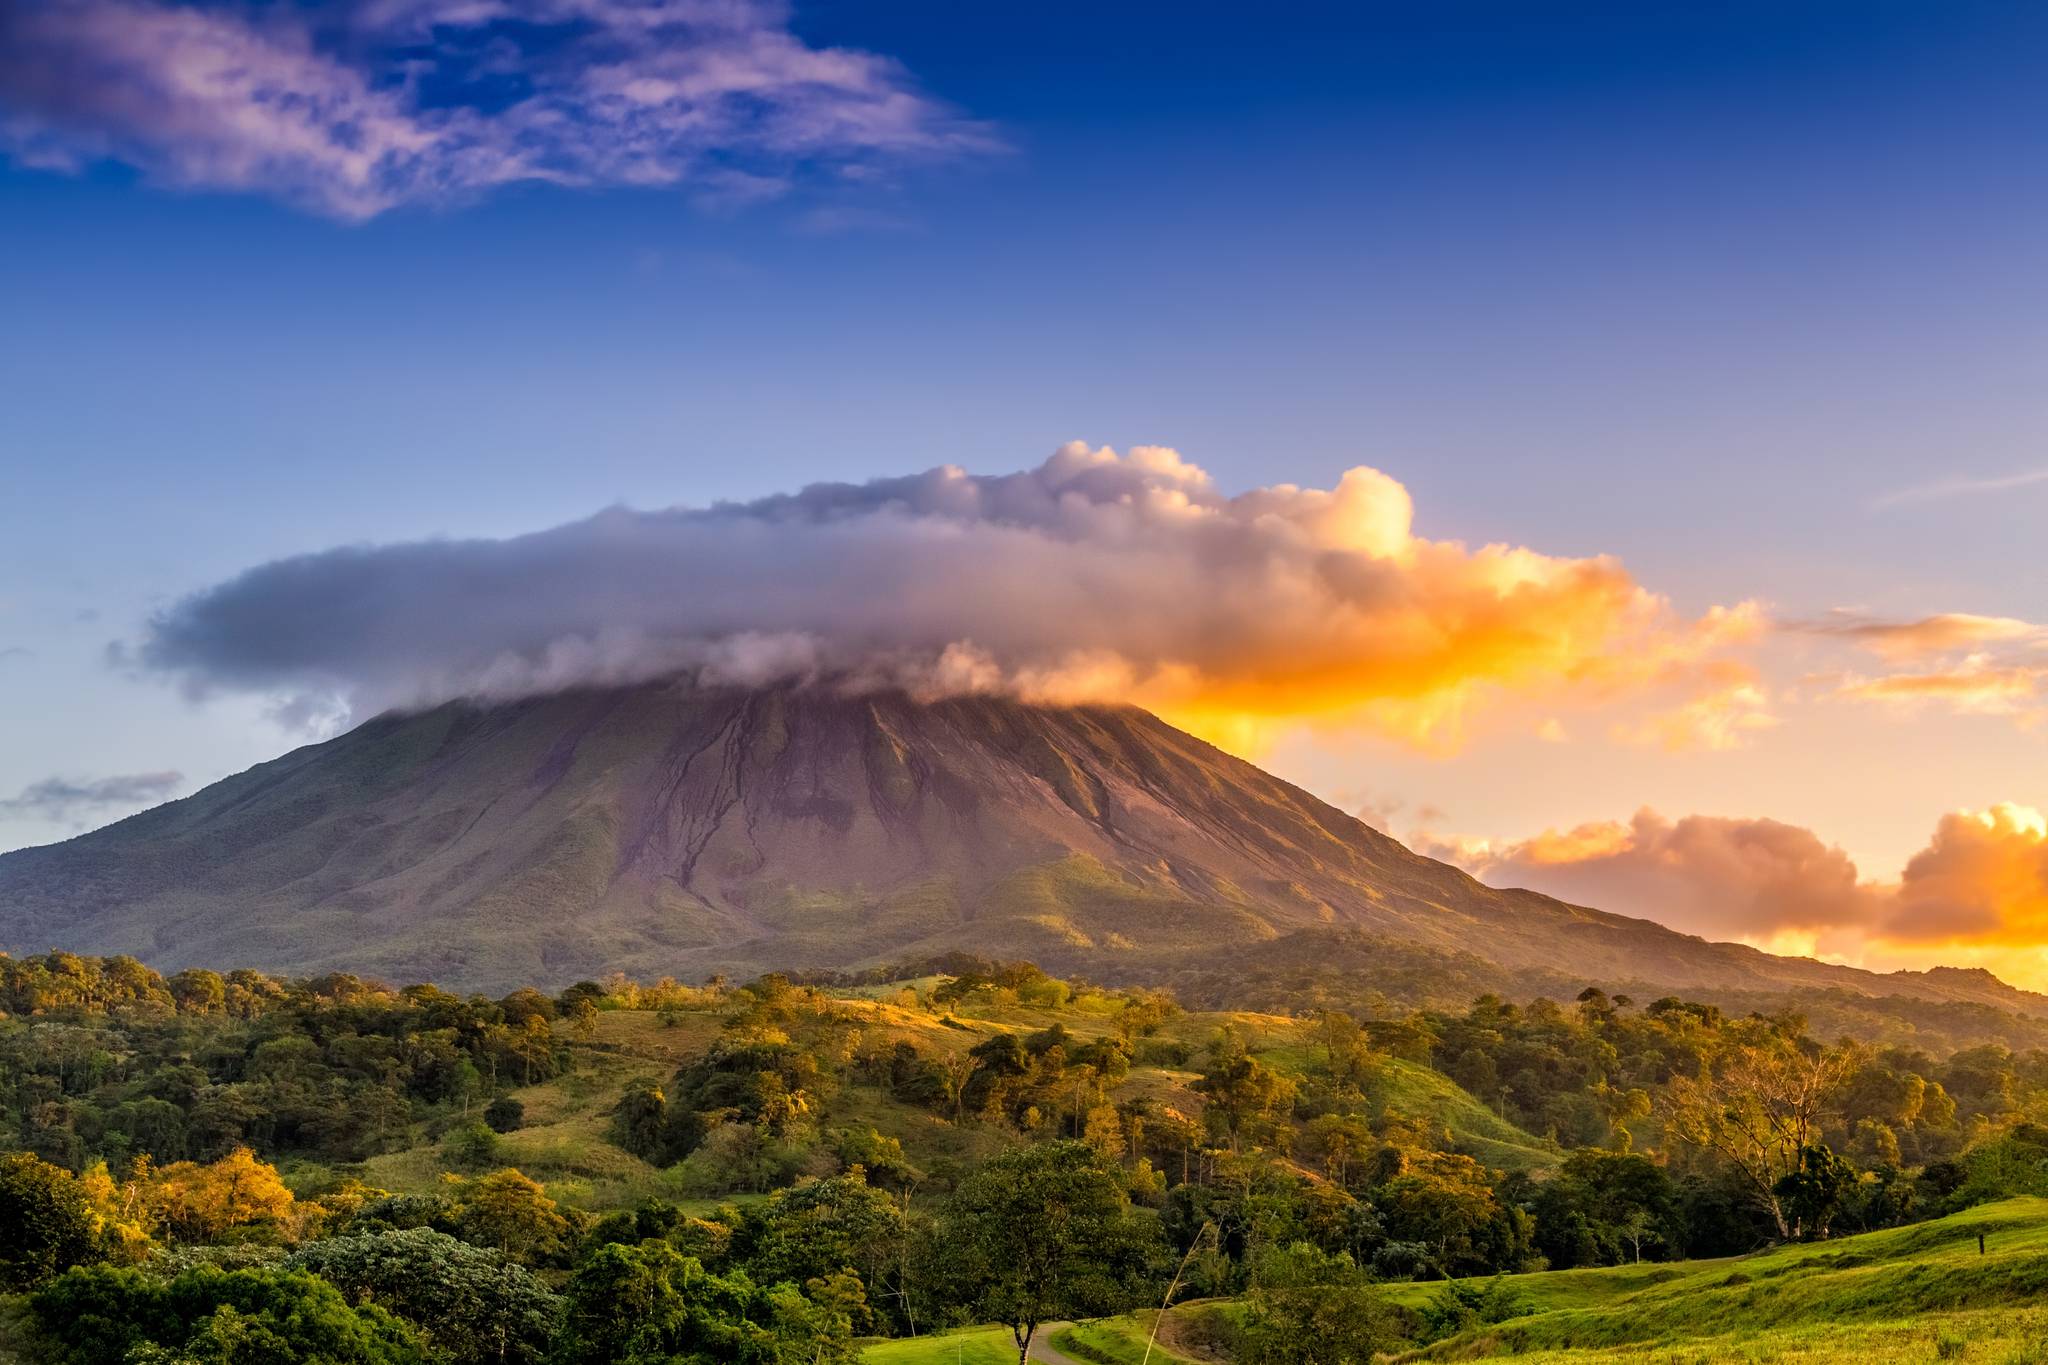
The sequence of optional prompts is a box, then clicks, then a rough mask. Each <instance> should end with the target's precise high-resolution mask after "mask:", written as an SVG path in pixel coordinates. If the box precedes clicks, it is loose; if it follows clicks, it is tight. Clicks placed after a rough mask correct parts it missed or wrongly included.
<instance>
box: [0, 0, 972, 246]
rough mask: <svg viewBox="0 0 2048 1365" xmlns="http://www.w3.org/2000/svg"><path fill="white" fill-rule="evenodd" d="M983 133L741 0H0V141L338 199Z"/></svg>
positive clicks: (67, 156)
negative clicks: (284, 1) (317, 0)
mask: <svg viewBox="0 0 2048 1365" xmlns="http://www.w3.org/2000/svg"><path fill="white" fill-rule="evenodd" d="M996 145H997V144H996V140H995V138H994V137H993V135H992V134H991V133H990V131H989V130H988V129H987V128H986V127H985V126H983V125H980V124H977V123H974V122H972V121H970V120H967V119H964V118H962V117H960V116H958V115H957V114H955V113H954V112H952V111H951V110H949V109H947V108H946V107H945V106H944V105H942V104H941V103H939V102H938V101H936V100H934V99H932V98H930V97H928V96H926V95H925V94H923V93H921V92H920V91H919V90H918V89H917V88H916V87H915V85H914V83H913V82H912V81H911V79H910V77H909V76H908V74H907V73H906V72H904V71H903V70H902V68H901V67H900V66H899V65H898V64H897V63H896V62H894V61H892V60H891V59H889V58H887V57H884V56H880V55H877V54H873V53H868V52H860V51H854V50H850V49H845V48H818V47H812V46H810V45H808V44H806V43H805V42H804V41H802V40H801V39H800V38H798V37H797V36H796V35H795V34H794V33H793V32H791V30H790V28H789V15H788V13H787V11H786V9H785V8H784V7H782V6H781V5H778V4H774V3H767V2H765V0H346V2H343V3H327V4H310V5H255V4H241V3H234V2H233V0H214V2H213V3H184V4H179V3H169V2H167V0H42V2H38V0H0V149H5V150H7V151H10V152H11V153H12V154H13V155H14V156H15V157H16V158H18V159H20V160H22V161H24V162H26V163H29V164H32V165H38V166H43V167H48V168H52V169H60V170H78V169H82V168H83V167H85V166H87V165H89V164H91V163H93V162H96V161H102V160H114V161H120V162H125V163H127V164H129V165H132V166H135V167H137V168H139V169H141V170H142V171H143V172H144V173H145V174H146V175H147V176H149V177H150V178H151V179H153V180H156V181H158V182H161V183H164V184H169V185H174V186H181V187H193V188H208V189H224V190H237V191H250V192H256V193H262V194H268V195H272V196H275V197H277V198H280V199H284V200H286V201H288V202H290V203H293V204H296V205H298V206H300V207H302V208H305V209H309V210H311V211H314V212H317V213H321V214H326V215H329V216H332V217H336V218H341V219H348V220H361V219H367V218H371V217H374V216H376V215H377V214H380V213H383V212H385V211H386V210H389V209H392V208H395V207H398V206H400V205H405V204H414V203H422V202H428V203H432V202H446V201H449V200H454V199H460V198H463V197H466V196H470V195H475V194H478V193H481V192H483V191H486V190H489V189H491V188H493V187H495V186H501V185H506V184H511V183H514V182H520V181H541V182H551V183H555V184H561V185H576V186H666V185H689V186H692V187H693V188H697V189H700V190H701V191H702V192H704V193H705V194H707V195H710V196H713V197H720V198H729V197H730V195H731V193H732V187H733V186H734V185H735V184H744V185H746V186H747V190H748V194H749V195H750V196H751V197H756V198H758V197H763V196H772V195H773V194H775V193H777V192H779V191H781V190H783V189H786V188H787V187H788V185H789V184H790V183H791V182H792V181H793V179H794V178H795V177H796V176H798V175H800V174H801V173H802V172H803V171H804V170H805V169H806V168H815V167H825V168H836V169H838V170H842V171H848V170H852V171H857V170H859V169H861V168H863V167H867V166H870V165H872V164H873V163H875V162H877V161H883V160H900V159H903V158H916V157H936V156H946V155H954V154H959V153H965V152H972V151H980V150H986V149H989V148H992V147H994V146H996Z"/></svg>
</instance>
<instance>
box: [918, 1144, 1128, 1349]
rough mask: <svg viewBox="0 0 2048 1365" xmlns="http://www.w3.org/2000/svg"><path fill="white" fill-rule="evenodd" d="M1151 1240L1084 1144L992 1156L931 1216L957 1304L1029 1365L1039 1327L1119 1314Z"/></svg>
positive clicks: (1108, 1170)
mask: <svg viewBox="0 0 2048 1365" xmlns="http://www.w3.org/2000/svg"><path fill="white" fill-rule="evenodd" d="M1151 1242H1152V1236H1151V1235H1150V1233H1149V1229H1147V1228H1145V1226H1144V1225H1143V1224H1142V1223H1141V1222H1140V1221H1139V1219H1138V1218H1137V1217H1136V1216H1135V1215H1133V1214H1132V1213H1131V1211H1130V1208H1129V1201H1128V1200H1127V1198H1126V1196H1125V1193H1124V1186H1123V1181H1122V1180H1121V1179H1119V1178H1118V1173H1117V1172H1116V1170H1115V1169H1114V1168H1113V1167H1111V1166H1110V1165H1109V1164H1108V1163H1106V1162H1105V1161H1103V1160H1102V1158H1101V1157H1100V1155H1099V1154H1097V1153H1096V1152H1095V1151H1094V1150H1093V1149H1092V1148H1090V1147H1089V1146H1088V1145H1087V1144H1086V1143H1080V1142H1052V1143H1044V1144H1041V1145H1038V1146H1033V1147H1023V1148H1018V1149H1015V1150H1012V1151H1008V1152H1004V1153H1002V1154H1001V1155H999V1156H996V1157H993V1158H991V1159H990V1160H989V1161H988V1162H987V1163H985V1164H984V1165H983V1166H982V1167H981V1168H980V1169H979V1170H977V1171H975V1172H974V1174H972V1175H971V1176H969V1177H968V1178H967V1179H966V1180H964V1181H962V1182H961V1184H960V1187H959V1189H958V1190H956V1191H955V1192H954V1194H953V1197H952V1198H951V1199H950V1200H949V1201H948V1202H947V1204H946V1207H945V1211H944V1212H943V1214H942V1215H941V1216H940V1219H939V1227H938V1236H937V1243H936V1250H937V1254H938V1257H939V1259H940V1260H941V1261H942V1262H943V1263H944V1264H945V1265H946V1266H947V1268H948V1270H949V1271H950V1274H951V1276H952V1279H953V1287H954V1291H955V1293H956V1295H957V1296H958V1298H959V1301H960V1302H961V1303H962V1304H963V1305H964V1306H966V1307H967V1309H968V1311H969V1312H971V1313H972V1314H973V1315H974V1316H976V1317H978V1318H980V1319H982V1320H984V1321H990V1320H993V1321H996V1322H1001V1323H1005V1324H1007V1325H1008V1326H1009V1328H1010V1331H1011V1334H1012V1336H1013V1337H1014V1338H1015V1340H1016V1343H1017V1359H1018V1360H1019V1362H1024V1361H1028V1360H1029V1359H1030V1354H1031V1339H1032V1337H1033V1335H1034V1334H1035V1333H1036V1332H1037V1331H1038V1328H1039V1326H1040V1325H1041V1324H1042V1323H1046V1322H1051V1321H1054V1320H1056V1319H1059V1318H1065V1317H1079V1316H1084V1315H1088V1314H1098V1313H1104V1312H1109V1311H1113V1310H1115V1309H1118V1308H1121V1307H1123V1306H1125V1305H1126V1304H1127V1302H1128V1300H1129V1297H1130V1290H1131V1286H1132V1284H1133V1281H1134V1280H1135V1279H1136V1277H1137V1276H1138V1275H1139V1274H1140V1273H1141V1272H1142V1271H1143V1269H1144V1266H1145V1261H1146V1255H1147V1252H1148V1251H1149V1250H1150V1247H1151Z"/></svg>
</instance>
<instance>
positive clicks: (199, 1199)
mask: <svg viewBox="0 0 2048 1365" xmlns="http://www.w3.org/2000/svg"><path fill="white" fill-rule="evenodd" d="M150 1205H151V1208H152V1210H153V1212H154V1213H155V1215H156V1217H157V1220H158V1222H159V1224H160V1226H161V1227H162V1228H163V1230H164V1233H165V1235H166V1236H168V1237H170V1238H171V1239H172V1240H174V1241H180V1242H204V1241H210V1240H212V1239H214V1238H216V1237H219V1236H220V1235H221V1234H222V1233H224V1232H226V1231H227V1230H228V1229H229V1228H240V1227H251V1226H258V1225H265V1224H268V1225H272V1226H275V1225H277V1224H281V1223H283V1222H284V1221H285V1220H286V1219H287V1218H288V1217H290V1215H291V1212H292V1192H291V1191H290V1190H289V1189H287V1188H285V1183H284V1181H283V1180H282V1179H281V1178H280V1177H279V1176H278V1173H277V1167H275V1166H272V1165H271V1164H269V1163H268V1162H265V1161H258V1160H257V1159H256V1154H255V1153H254V1152H252V1151H250V1150H249V1149H248V1148H247V1147H237V1148H235V1150H234V1151H232V1152H229V1153H228V1154H227V1155H226V1156H224V1157H222V1158H221V1159H220V1160H218V1161H215V1162H212V1163H210V1164H208V1165H205V1166H201V1165H199V1164H198V1163H196V1162H191V1161H180V1162H178V1163H177V1164H175V1165H172V1166H166V1167H164V1168H163V1170H161V1171H160V1172H158V1173H157V1176H156V1179H155V1181H154V1182H153V1185H152V1188H151V1190H150Z"/></svg>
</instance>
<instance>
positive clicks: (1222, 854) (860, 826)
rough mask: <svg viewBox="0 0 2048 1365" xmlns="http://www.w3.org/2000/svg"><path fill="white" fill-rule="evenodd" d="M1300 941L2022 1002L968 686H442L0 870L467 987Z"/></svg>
mask: <svg viewBox="0 0 2048 1365" xmlns="http://www.w3.org/2000/svg"><path fill="white" fill-rule="evenodd" d="M1330 928H1346V929H1352V930H1359V931H1364V932H1365V933H1367V934H1370V935H1375V936H1381V937H1384V938H1387V939H1393V940H1400V941H1404V942H1412V943H1419V944H1424V945H1429V946H1433V947H1439V948H1445V949H1462V950H1467V951H1470V952H1473V953H1477V954H1479V955H1480V956H1482V957H1485V958H1487V959H1489V960H1492V961H1495V962H1499V963H1502V964H1504V965H1506V966H1510V967H1551V968H1562V969H1566V970H1569V971H1571V972H1573V973H1576V974H1578V975H1580V976H1582V977H1583V978H1584V979H1588V980H1592V979H1623V980H1644V981H1656V982H1664V983H1668V984H1670V985H1673V986H1685V985H1705V986H1722V987H1742V988H1786V987H1799V986H1815V985H1831V986H1837V987H1843V988H1846V989H1852V990H1860V991H1867V992H1869V993H1873V994H1874V993H1888V994H1907V995H1916V996H1921V997H1923V998H1930V999H1956V1000H1971V1001H1977V1002H1981V1003H1993V1004H1998V1005H2000V1006H2001V1007H2002V1008H2023V1007H2024V1005H2023V1004H2021V1003H2019V1002H2021V1001H2024V1000H2031V999H2033V998H2032V997H2024V996H2022V995H2021V993H2018V992H2014V991H2011V990H2010V989H2009V988H2006V987H2004V986H2002V985H2000V984H1999V983H1997V982H1995V981H1993V980H1991V979H1990V978H1988V977H1979V976H1977V975H1975V974H1966V973H1956V974H1950V976H1948V977H1943V978H1937V977H1934V976H1931V975H1930V976H1914V975H1913V974H1897V975H1893V976H1889V977H1876V976H1872V975H1870V974H1867V973H1862V972H1856V971H1851V970H1849V969H1846V968H1838V967H1826V966H1822V965H1820V964H1817V963H1811V962H1805V961H1799V960H1793V959H1784V958H1775V957H1770V956H1768V955H1766V954H1763V953H1760V952H1757V951H1755V950H1753V949H1749V948H1743V947H1739V946H1735V945H1729V944H1708V943H1704V942H1702V941H1700V940H1698V939H1693V938H1689V937H1686V936H1683V935H1680V934H1676V933H1672V932H1670V931H1668V930H1665V929H1662V928H1660V927H1658V926H1656V925H1654V924H1650V923H1648V922H1646V921H1642V920H1634V919H1628V918H1625V917H1623V916H1619V915H1612V914H1606V913H1602V912H1600V911H1595V910H1587V909H1581V908H1578V907H1574V906H1569V905H1565V904H1563V903H1561V902H1558V901H1554V900H1551V899H1549V898H1547V897H1544V896H1539V895H1536V894H1534V893H1530V892H1524V891H1500V890H1495V889H1493V888H1490V887H1487V886H1483V885H1481V884H1480V883H1479V882H1477V881H1475V880H1473V879H1472V878H1470V877H1468V876H1466V875H1465V874H1464V873H1462V872H1460V871H1458V870H1457V869H1455V868H1452V867H1449V866H1447V865H1446V864H1443V863H1439V862H1435V861H1433V860H1431V859H1428V858H1424V857H1422V856H1420V855H1418V854H1415V853H1413V852H1411V851H1409V850H1408V849H1406V848H1405V847H1403V846H1402V845H1401V844H1399V843H1397V842H1396V841H1394V840H1393V839H1390V838H1388V837H1386V836H1385V835H1383V834H1380V833H1379V832H1377V831H1375V830H1373V829H1371V828H1369V827H1367V826H1366V825H1364V824H1363V823H1361V822H1359V821H1358V820H1356V819H1354V818H1352V817H1351V816H1349V815H1346V814H1344V813H1343V812H1342V811H1339V810H1337V809H1336V808H1334V807H1332V806H1330V805H1328V804H1326V803H1324V802H1322V801H1319V800H1317V799H1316V798H1314V797H1313V796H1310V795H1309V794H1308V793H1306V792H1304V791H1302V790H1300V789H1299V788H1296V787H1293V786H1291V785H1289V784H1287V783H1285V782H1282V781H1280V780H1279V779H1277V778H1275V777H1272V776H1271V775H1269V774H1267V773H1264V772H1262V771H1260V770H1259V769H1257V768H1255V767H1253V766H1252V765H1250V764H1248V763H1245V762H1243V761H1241V760H1239V759H1236V758H1232V757H1231V756H1229V755H1227V754H1224V753H1222V752H1221V751H1219V750H1217V749H1215V748H1213V747H1212V746H1210V745H1208V744H1205V743H1203V742H1202V741H1200V740H1197V739H1195V738H1193V737H1192V736H1189V735H1187V734H1184V733H1182V732H1181V731H1178V730H1175V729H1174V728H1173V727H1171V726H1169V725H1167V724H1165V723H1164V722H1162V721H1160V720H1158V719H1156V718H1155V717H1152V716H1150V715H1147V714H1145V713H1144V712H1141V711H1138V710H1135V709H1131V708H1112V707H1083V708H1052V707H1035V706H1029V705H1025V704H1022V703H1019V702H1014V701H1008V700H1002V699H995V698H966V699H957V700H949V701H941V702H934V703H920V702H916V701H913V700H911V699H909V698H908V697H905V696H902V695H900V694H879V695H867V696H847V695H841V694H839V693H835V692H830V691H826V690H822V689H806V690H795V689H782V690H773V691H763V692H743V691H703V690H686V689H683V688H679V687H670V686H647V687H635V688H627V689H618V690H611V691H580V692H572V693H564V694H560V695H555V696H550V697H543V698H537V699H533V700H528V701H522V702H517V703H511V704H506V705H500V706H492V707H485V706H479V705H473V704H467V703H455V704H450V705H446V706H442V707H439V708H436V709H434V710H431V711H426V712H422V713H418V714H411V715H399V714H392V715H386V716H381V717H378V718H377V719H375V720H372V721H369V722H367V723H366V724H364V725H362V726H360V727H358V728H357V729H355V730H353V731H351V732H350V733H348V734H345V735H342V736H340V737H339V738H336V739H333V740H330V741H328V742H326V743H324V744H317V745H313V746H310V747H307V748H303V749H299V750H296V751H294V752H292V753H289V754H286V755H285V756H283V757H282V758H279V759H276V760H274V761H272V762H269V763H265V764H261V765H259V766H257V767H255V768H252V769H250V770H249V771H247V772H245V773H242V774H239V775H238V776H235V777H232V778H229V779H227V780H225V781H222V782H219V783H216V784H215V785H213V786H211V787H208V788H206V789H205V790H203V791H201V792H199V793H197V794H195V795H193V796H191V797H187V798H186V799H184V800H182V801H175V802H172V803H170V804H168V805H165V806H161V807H158V808H157V809H155V810H151V811H148V812H145V813H143V814H141V815H138V816H135V817H133V818H131V819H128V820H124V821H122V822H120V823H118V824H116V825H112V826H109V827H108V828H106V829H103V830H98V831H95V832H93V833H91V834H87V835H83V836H80V837H79V838H76V839H72V840H70V841H68V842H66V843H62V844H55V845H51V846H48V847H44V848H35V849H25V850H21V851H19V852H15V853H10V854H6V855H4V856H0V947H5V948H7V949H9V950H11V951H16V952H20V951H36V950H41V949H45V948H49V947H63V948H68V949H71V950H74V951H82V952H98V953H113V952H129V953H133V954H135V955H136V956H139V957H141V958H143V959H144V960H146V961H149V962H150V963H152V964H153V965H158V966H164V967H172V968H175V967H178V966H181V965H185V964H190V963H207V964H212V965H219V964H223V963H247V964H250V965H255V966H261V967H265V968H268V969H272V970H280V971H297V972H311V971H322V970H350V971H357V972H365V973H374V974H379V975H385V976H394V977H401V978H406V979H432V980H436V981H441V982H445V983H449V984H454V985H459V986H465V987H475V988H493V989H495V988H505V987H509V986H512V985H515V984H523V983H527V982H541V983H560V982H564V981H567V980H571V979H574V978H576V977H579V976H588V975H592V974H597V973H601V972H603V971H607V970H611V969H621V970H626V971H629V972H634V973H638V974H642V975H660V974H664V973H675V974H678V975H690V974H700V973H703V972H707V971H710V970H714V969H716V970H728V971H754V970H761V969H766V968H770V967H779V968H800V967H844V966H856V965H867V964H872V963H877V962H882V961H889V960H899V959H902V958H905V957H909V956H913V955H920V954H927V953H932V952H939V951H945V950H950V949H967V950H971V951H974V952H978V953H983V954H988V955H996V956H1024V957H1031V958H1034V959H1037V960H1039V961H1041V962H1044V963H1046V964H1048V965H1050V966H1056V967H1064V968H1082V969H1085V970H1087V971H1089V972H1091V973H1093V974H1096V975H1102V976H1108V975H1115V974H1119V973H1129V972H1139V971H1142V970H1143V969H1145V968H1147V967H1154V966H1158V965H1161V964H1164V963H1168V962H1180V961H1189V960H1208V961H1227V960H1228V955H1229V954H1230V952H1231V951H1232V950H1233V948H1243V947H1246V946H1249V945H1254V944H1262V943H1271V942H1272V941H1273V940H1276V939H1280V938H1282V937H1284V936H1287V935H1291V934H1296V933H1301V932H1304V931H1307V935H1306V936H1307V937H1308V938H1310V939H1312V938H1313V937H1314V935H1315V934H1317V933H1321V932H1323V931H1326V930H1328V929H1330ZM2044 1003H2048V1002H2044Z"/></svg>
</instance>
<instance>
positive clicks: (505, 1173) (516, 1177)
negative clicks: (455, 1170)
mask: <svg viewBox="0 0 2048 1365" xmlns="http://www.w3.org/2000/svg"><path fill="white" fill-rule="evenodd" d="M455 1231H456V1233H457V1234H458V1235H459V1236H461V1238H462V1240H463V1241H465V1242H470V1243H473V1244H475V1245H477V1246H485V1247H495V1248H497V1249H498V1250H499V1251H502V1252H504V1253H505V1254H506V1255H508V1256H510V1257H512V1258H513V1259H514V1260H516V1261H519V1262H520V1263H522V1264H524V1265H530V1266H538V1265H547V1264H549V1263H551V1262H553V1261H556V1260H558V1259H560V1258H561V1257H562V1255H563V1254H564V1252H566V1251H567V1249H568V1241H569V1232H570V1227H569V1220H568V1219H567V1218H565V1217H563V1216H562V1213H561V1210H560V1209H559V1208H557V1207H556V1205H555V1201H554V1200H552V1199H550V1198H548V1195H547V1189H546V1187H545V1186H543V1185H542V1184H541V1183H540V1182H539V1181H537V1180H535V1179H533V1178H532V1177H531V1176H528V1175H525V1174H522V1173H521V1172H519V1171H516V1170H513V1169H511V1168H509V1167H508V1168H506V1169H505V1170H502V1171H493V1172H492V1173H491V1174H489V1175H486V1176H481V1177H479V1178H477V1179H475V1180H472V1181H470V1182H469V1184H468V1185H467V1186H466V1187H465V1188H464V1190H463V1198H462V1208H461V1211H460V1212H459V1213H457V1214H456V1216H455Z"/></svg>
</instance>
